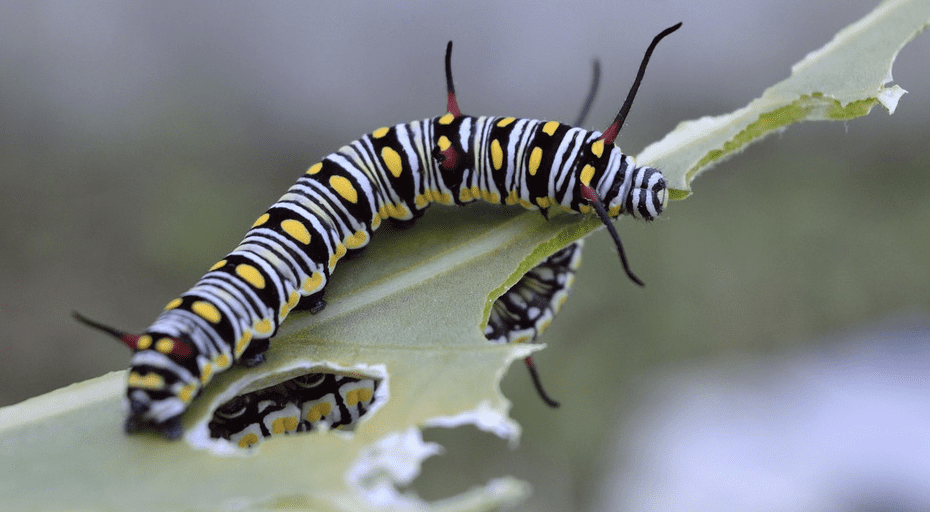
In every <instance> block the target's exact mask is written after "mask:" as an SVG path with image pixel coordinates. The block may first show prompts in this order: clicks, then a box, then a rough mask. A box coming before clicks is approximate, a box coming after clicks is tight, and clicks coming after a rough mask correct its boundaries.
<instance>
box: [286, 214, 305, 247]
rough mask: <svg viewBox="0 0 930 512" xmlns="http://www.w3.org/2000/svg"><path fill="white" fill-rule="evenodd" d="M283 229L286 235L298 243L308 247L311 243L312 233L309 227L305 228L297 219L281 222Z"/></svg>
mask: <svg viewBox="0 0 930 512" xmlns="http://www.w3.org/2000/svg"><path fill="white" fill-rule="evenodd" d="M281 229H283V230H284V232H285V233H287V234H288V235H290V237H291V238H293V239H294V240H297V241H298V242H300V243H302V244H304V245H308V244H309V243H310V231H308V230H307V226H304V223H303V222H300V221H299V220H295V219H285V220H282V221H281Z"/></svg>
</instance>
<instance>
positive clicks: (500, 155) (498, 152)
mask: <svg viewBox="0 0 930 512" xmlns="http://www.w3.org/2000/svg"><path fill="white" fill-rule="evenodd" d="M491 164H492V165H494V169H496V170H498V171H499V170H500V169H501V167H502V166H503V165H504V151H503V150H502V149H501V141H499V140H497V139H494V140H492V141H491Z"/></svg>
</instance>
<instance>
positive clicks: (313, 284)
mask: <svg viewBox="0 0 930 512" xmlns="http://www.w3.org/2000/svg"><path fill="white" fill-rule="evenodd" d="M322 284H323V274H321V273H319V272H314V273H313V274H312V275H311V276H310V277H308V278H307V279H304V284H303V285H301V287H300V289H301V290H303V291H304V292H305V293H306V294H307V295H310V294H311V293H314V292H316V291H317V290H319V289H320V286H321V285H322Z"/></svg>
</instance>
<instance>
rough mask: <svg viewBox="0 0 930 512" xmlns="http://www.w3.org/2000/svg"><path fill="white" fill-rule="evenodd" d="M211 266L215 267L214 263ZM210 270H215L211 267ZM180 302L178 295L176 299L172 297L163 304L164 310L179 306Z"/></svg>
mask: <svg viewBox="0 0 930 512" xmlns="http://www.w3.org/2000/svg"><path fill="white" fill-rule="evenodd" d="M213 266H214V267H215V266H216V265H213ZM210 270H216V269H213V268H211V269H210ZM181 302H182V301H181V298H180V297H178V298H177V299H173V300H172V301H171V302H169V303H168V304H167V305H165V311H168V310H169V309H174V308H176V307H178V306H180V305H181Z"/></svg>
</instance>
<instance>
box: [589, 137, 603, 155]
mask: <svg viewBox="0 0 930 512" xmlns="http://www.w3.org/2000/svg"><path fill="white" fill-rule="evenodd" d="M591 152H592V153H594V156H596V157H598V158H600V157H601V155H603V154H604V139H597V140H596V141H594V142H592V143H591Z"/></svg>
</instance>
